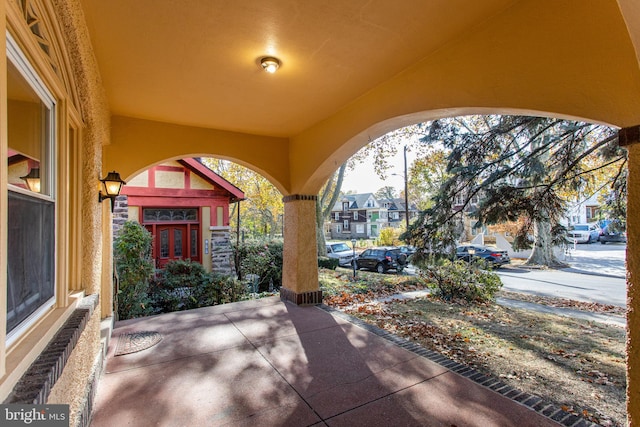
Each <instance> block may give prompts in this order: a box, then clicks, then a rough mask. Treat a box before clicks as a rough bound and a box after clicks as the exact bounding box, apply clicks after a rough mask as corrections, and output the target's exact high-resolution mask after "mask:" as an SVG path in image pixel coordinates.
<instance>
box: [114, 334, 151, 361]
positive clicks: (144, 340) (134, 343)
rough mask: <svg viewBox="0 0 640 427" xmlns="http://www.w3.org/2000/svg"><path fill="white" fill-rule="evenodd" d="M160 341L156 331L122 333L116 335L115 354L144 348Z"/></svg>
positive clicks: (128, 352) (123, 353) (119, 354)
mask: <svg viewBox="0 0 640 427" xmlns="http://www.w3.org/2000/svg"><path fill="white" fill-rule="evenodd" d="M160 341H162V335H160V333H158V332H150V331H141V332H131V333H127V334H122V335H120V336H119V337H118V345H117V346H116V352H115V356H122V355H125V354H131V353H136V352H138V351H142V350H146V349H148V348H150V347H153V346H154V345H156V344H158V343H159V342H160Z"/></svg>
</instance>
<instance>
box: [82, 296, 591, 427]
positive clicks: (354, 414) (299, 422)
mask: <svg viewBox="0 0 640 427" xmlns="http://www.w3.org/2000/svg"><path fill="white" fill-rule="evenodd" d="M142 331H146V332H156V333H158V334H160V335H162V340H161V341H160V342H158V343H157V344H155V345H153V346H152V347H149V348H147V349H145V350H141V351H139V352H135V353H131V354H121V355H116V354H117V352H118V350H122V345H123V342H126V340H125V339H126V338H127V337H128V335H127V334H131V333H136V332H142ZM554 420H558V421H561V424H563V425H567V426H569V425H573V424H575V423H576V422H577V421H578V420H579V418H578V417H577V416H575V415H571V414H568V413H566V412H564V411H563V410H562V409H561V408H559V407H556V406H553V405H549V404H548V403H546V402H544V401H543V400H542V399H540V398H539V397H536V396H532V395H530V394H527V393H522V392H519V391H517V390H514V389H513V388H512V387H509V386H506V385H505V384H504V383H502V382H500V381H499V380H498V379H496V378H490V377H486V376H484V375H481V374H479V373H477V372H476V371H474V370H473V369H470V368H468V367H466V366H464V365H460V364H459V363H456V362H453V361H451V360H449V359H447V358H445V357H443V356H441V355H439V354H437V353H435V352H433V351H429V350H425V349H423V348H421V347H420V346H418V345H416V344H414V343H411V342H409V341H405V340H404V339H401V338H398V337H396V336H394V335H391V334H388V333H386V332H384V331H383V330H380V329H378V328H376V327H372V326H369V325H366V324H365V323H363V322H361V321H359V320H357V319H354V318H352V317H350V316H348V315H344V314H342V313H339V312H335V311H332V310H331V309H330V308H328V307H326V306H316V307H311V306H307V307H302V306H298V305H294V304H292V303H288V302H282V301H280V300H279V299H278V298H277V297H271V298H267V299H262V300H252V301H244V302H239V303H233V304H226V305H222V306H215V307H208V308H202V309H197V310H191V311H183V312H176V313H170V314H162V315H159V316H154V317H148V318H143V319H136V320H129V321H123V322H118V323H117V324H116V327H115V329H114V331H113V339H112V341H111V345H110V346H109V350H108V354H107V365H106V371H105V374H104V377H103V379H102V381H101V383H100V385H99V387H98V395H97V400H96V403H95V409H94V413H93V420H92V423H91V425H92V427H111V426H113V425H118V426H139V425H155V426H176V425H194V426H195V425H201V426H223V425H233V426H256V425H259V426H296V427H298V426H325V425H330V426H381V427H383V426H400V425H402V426H444V425H446V426H450V425H458V426H483V427H488V426H513V425H519V426H532V427H534V426H535V427H540V426H553V425H558V424H557V423H556V421H554Z"/></svg>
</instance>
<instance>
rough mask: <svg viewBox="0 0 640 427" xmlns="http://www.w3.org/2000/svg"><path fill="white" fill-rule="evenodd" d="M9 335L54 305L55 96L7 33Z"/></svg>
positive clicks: (11, 337) (14, 335) (10, 337)
mask: <svg viewBox="0 0 640 427" xmlns="http://www.w3.org/2000/svg"><path fill="white" fill-rule="evenodd" d="M7 98H8V99H7V123H8V125H7V131H8V151H7V159H6V161H7V166H8V185H7V187H8V203H7V212H8V221H7V222H8V231H7V246H8V247H7V338H6V344H7V345H10V344H11V343H13V342H14V341H15V340H16V339H17V338H18V337H19V336H20V335H21V334H22V333H23V332H24V331H26V330H27V329H28V328H29V327H30V326H31V325H32V324H34V323H35V322H36V321H37V320H38V319H39V318H40V317H41V316H42V315H43V314H44V313H45V312H46V311H48V310H49V309H50V308H51V307H52V306H53V305H54V303H55V297H56V295H55V294H56V283H55V245H56V243H55V235H56V233H55V226H56V224H55V213H56V198H55V193H54V188H55V181H54V180H55V176H56V170H55V158H56V155H55V122H56V121H55V105H56V104H55V99H54V98H53V96H52V95H51V93H50V92H49V90H48V89H47V88H46V86H45V85H44V83H43V82H42V80H41V79H40V78H39V76H38V75H37V73H36V72H35V70H34V69H33V67H32V66H31V64H30V63H29V61H28V60H27V58H26V56H25V55H24V54H23V53H22V51H21V50H20V48H19V47H18V44H17V43H16V42H15V41H14V40H13V38H12V37H11V35H10V34H8V33H7Z"/></svg>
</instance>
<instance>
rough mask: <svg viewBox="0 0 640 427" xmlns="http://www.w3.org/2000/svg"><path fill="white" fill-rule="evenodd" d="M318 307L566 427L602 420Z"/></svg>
mask: <svg viewBox="0 0 640 427" xmlns="http://www.w3.org/2000/svg"><path fill="white" fill-rule="evenodd" d="M317 307H318V308H320V309H322V310H324V311H326V312H327V313H329V314H331V315H332V316H335V317H339V318H340V319H343V320H346V321H348V322H349V323H352V324H354V325H356V326H359V327H361V328H363V329H365V330H366V331H368V332H371V333H372V334H374V335H377V336H379V337H381V338H384V339H386V340H387V341H390V342H392V343H394V344H396V345H398V346H400V347H402V348H404V349H405V350H408V351H411V352H412V353H415V354H417V355H419V356H422V357H424V358H427V359H429V360H431V361H432V362H435V363H437V364H439V365H440V366H442V367H444V368H447V369H449V370H450V371H452V372H455V373H457V374H459V375H462V376H463V377H466V378H468V379H470V380H471V381H473V382H475V383H476V384H478V385H481V386H483V387H486V388H489V389H490V390H493V391H495V392H496V393H498V394H501V395H502V396H504V397H506V398H508V399H511V400H513V401H515V402H518V403H520V404H522V405H524V406H527V407H529V408H530V409H532V410H534V411H535V412H537V413H539V414H540V415H543V416H545V417H547V418H549V419H552V420H553V421H555V422H557V423H560V424H562V425H563V426H566V427H597V426H598V425H599V424H596V423H593V422H591V421H589V420H586V419H584V418H582V417H579V416H577V415H575V414H570V413H569V412H567V411H565V410H563V409H562V408H560V407H559V406H557V405H553V404H551V403H548V402H546V401H544V400H543V399H542V398H541V397H539V396H536V395H533V394H529V393H526V392H523V391H520V390H517V389H515V388H513V387H511V386H510V385H508V384H505V383H504V382H502V381H500V380H498V379H496V378H494V377H490V376H488V375H484V374H482V373H480V372H478V371H476V370H475V369H473V368H470V367H468V366H465V365H463V364H461V363H458V362H455V361H453V360H451V359H449V358H447V357H445V356H443V355H442V354H440V353H437V352H435V351H433V350H429V349H426V348H424V347H422V346H421V345H420V344H417V343H415V342H413V341H409V340H407V339H405V338H402V337H399V336H398V335H395V334H392V333H391V332H388V331H386V330H384V329H382V328H379V327H378V326H374V325H371V324H369V323H367V322H365V321H363V320H360V319H358V318H357V317H354V316H351V315H350V314H347V313H345V312H343V311H340V310H338V309H335V308H333V307H329V306H327V305H325V304H320V305H318V306H317Z"/></svg>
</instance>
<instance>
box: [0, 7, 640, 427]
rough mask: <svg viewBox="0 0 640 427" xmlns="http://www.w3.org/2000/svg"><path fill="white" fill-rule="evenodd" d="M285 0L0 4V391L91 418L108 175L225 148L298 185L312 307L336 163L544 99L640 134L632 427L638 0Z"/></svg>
mask: <svg viewBox="0 0 640 427" xmlns="http://www.w3.org/2000/svg"><path fill="white" fill-rule="evenodd" d="M291 4H292V3H291V2H286V1H285V2H278V1H276V2H268V3H265V2H255V1H254V2H251V1H249V2H245V1H243V2H223V1H218V0H211V1H200V2H188V3H187V2H179V1H158V0H136V1H124V0H110V1H103V0H1V1H0V22H1V23H2V26H3V31H2V33H3V34H4V35H5V36H4V37H3V38H2V41H3V43H2V49H3V50H4V52H5V60H4V61H1V63H0V71H1V72H0V80H2V84H1V85H0V157H1V158H2V161H1V162H0V343H1V344H0V399H1V400H2V401H3V402H23V403H24V402H31V403H46V404H56V403H61V404H69V405H70V414H71V418H70V425H72V426H77V425H87V424H88V423H89V421H90V416H91V410H92V404H93V401H94V400H93V396H94V393H95V390H96V384H97V383H98V382H99V381H100V379H101V375H102V372H103V364H104V348H105V345H106V340H107V339H108V338H109V337H110V336H111V332H110V330H111V327H112V324H113V257H112V227H111V222H112V213H111V203H112V198H111V197H107V198H105V197H100V196H99V194H100V192H104V191H105V190H104V189H101V179H103V177H105V176H107V173H109V172H111V171H116V172H117V173H119V175H120V176H121V177H122V179H123V180H124V181H130V180H131V179H132V178H133V177H135V176H136V175H138V174H140V173H141V172H142V171H144V170H146V169H148V168H150V167H152V166H155V165H160V164H163V163H166V162H172V161H175V160H176V159H184V158H193V157H204V156H210V157H217V158H221V159H228V160H231V161H234V162H237V163H240V164H242V165H243V166H246V167H248V168H250V169H252V170H254V171H256V172H258V173H260V174H262V175H263V176H264V177H266V178H267V179H269V181H271V182H272V183H273V184H274V185H275V186H276V187H277V188H278V190H279V191H280V192H281V193H282V194H283V195H284V197H283V202H284V217H285V226H284V257H283V263H284V265H283V273H282V284H283V285H282V288H281V292H280V297H281V299H282V300H284V301H286V302H287V303H288V304H318V303H320V302H322V291H321V289H320V287H319V281H318V269H317V248H316V234H315V233H316V230H315V227H314V226H313V224H314V221H315V212H316V210H315V205H316V200H317V194H318V193H319V191H320V189H321V188H322V186H323V185H324V184H325V182H326V181H327V180H328V179H329V177H330V176H331V175H332V174H333V173H334V172H335V170H336V169H338V168H339V166H340V165H341V164H343V163H344V162H345V161H346V160H347V159H348V158H349V157H351V156H352V155H353V154H354V153H356V152H357V151H358V150H359V149H361V148H362V147H364V146H365V145H366V144H368V143H369V142H370V141H371V140H372V139H375V138H378V137H380V136H382V135H384V134H386V133H387V132H389V131H392V130H395V129H398V128H401V127H403V126H406V125H409V124H415V123H421V122H425V121H428V120H433V119H437V118H442V117H453V116H458V115H464V114H528V115H531V114H535V115H548V116H555V117H566V118H572V119H580V120H586V121H590V122H598V123H603V124H607V125H609V126H612V127H615V128H617V129H619V134H618V136H619V144H620V145H621V146H623V147H624V148H625V149H627V150H628V154H629V179H628V189H629V204H628V218H627V234H628V251H627V263H626V265H627V269H628V272H627V280H628V286H627V304H628V312H627V337H628V338H627V352H626V361H627V415H628V423H629V424H630V425H636V424H639V423H640V369H638V366H640V293H639V292H640V250H639V246H640V96H638V95H639V94H640V59H639V58H640V5H639V4H638V2H637V1H636V0H600V1H591V2H585V1H578V0H568V1H540V0H515V1H513V0H485V1H482V2H478V1H476V0H459V1H455V2H452V1H440V2H437V1H428V2H426V1H418V0H407V1H403V2H335V3H334V2H325V1H313V0H309V1H305V2H296V3H295V7H291ZM16 156H23V157H24V158H25V159H28V160H27V161H26V162H25V161H24V160H20V159H19V158H18V157H16ZM17 168H24V169H22V170H21V171H20V172H18V171H17ZM12 169H15V170H12ZM27 169H29V170H27ZM35 169H37V172H36V171H35ZM25 172H26V174H25ZM29 175H31V176H32V177H34V178H35V176H36V175H37V177H38V178H37V179H38V181H37V186H36V185H35V184H36V182H35V181H34V186H31V187H26V179H27V177H28V176H29ZM10 176H11V178H10ZM16 177H17V178H19V179H20V180H21V181H22V182H24V183H25V184H23V183H22V182H19V181H18V180H17V179H15V178H16ZM22 177H25V178H24V179H23V178H22ZM103 196H104V193H103ZM358 215H359V214H358ZM311 333H313V332H311ZM292 363H294V364H301V366H294V368H296V369H298V368H300V370H301V371H304V369H305V367H304V366H302V365H303V364H304V363H307V362H306V361H304V360H296V361H294V362H292ZM462 404H464V402H462ZM284 410H286V408H283V411H284ZM150 422H151V423H154V422H155V423H157V424H160V423H161V421H158V420H150Z"/></svg>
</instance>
